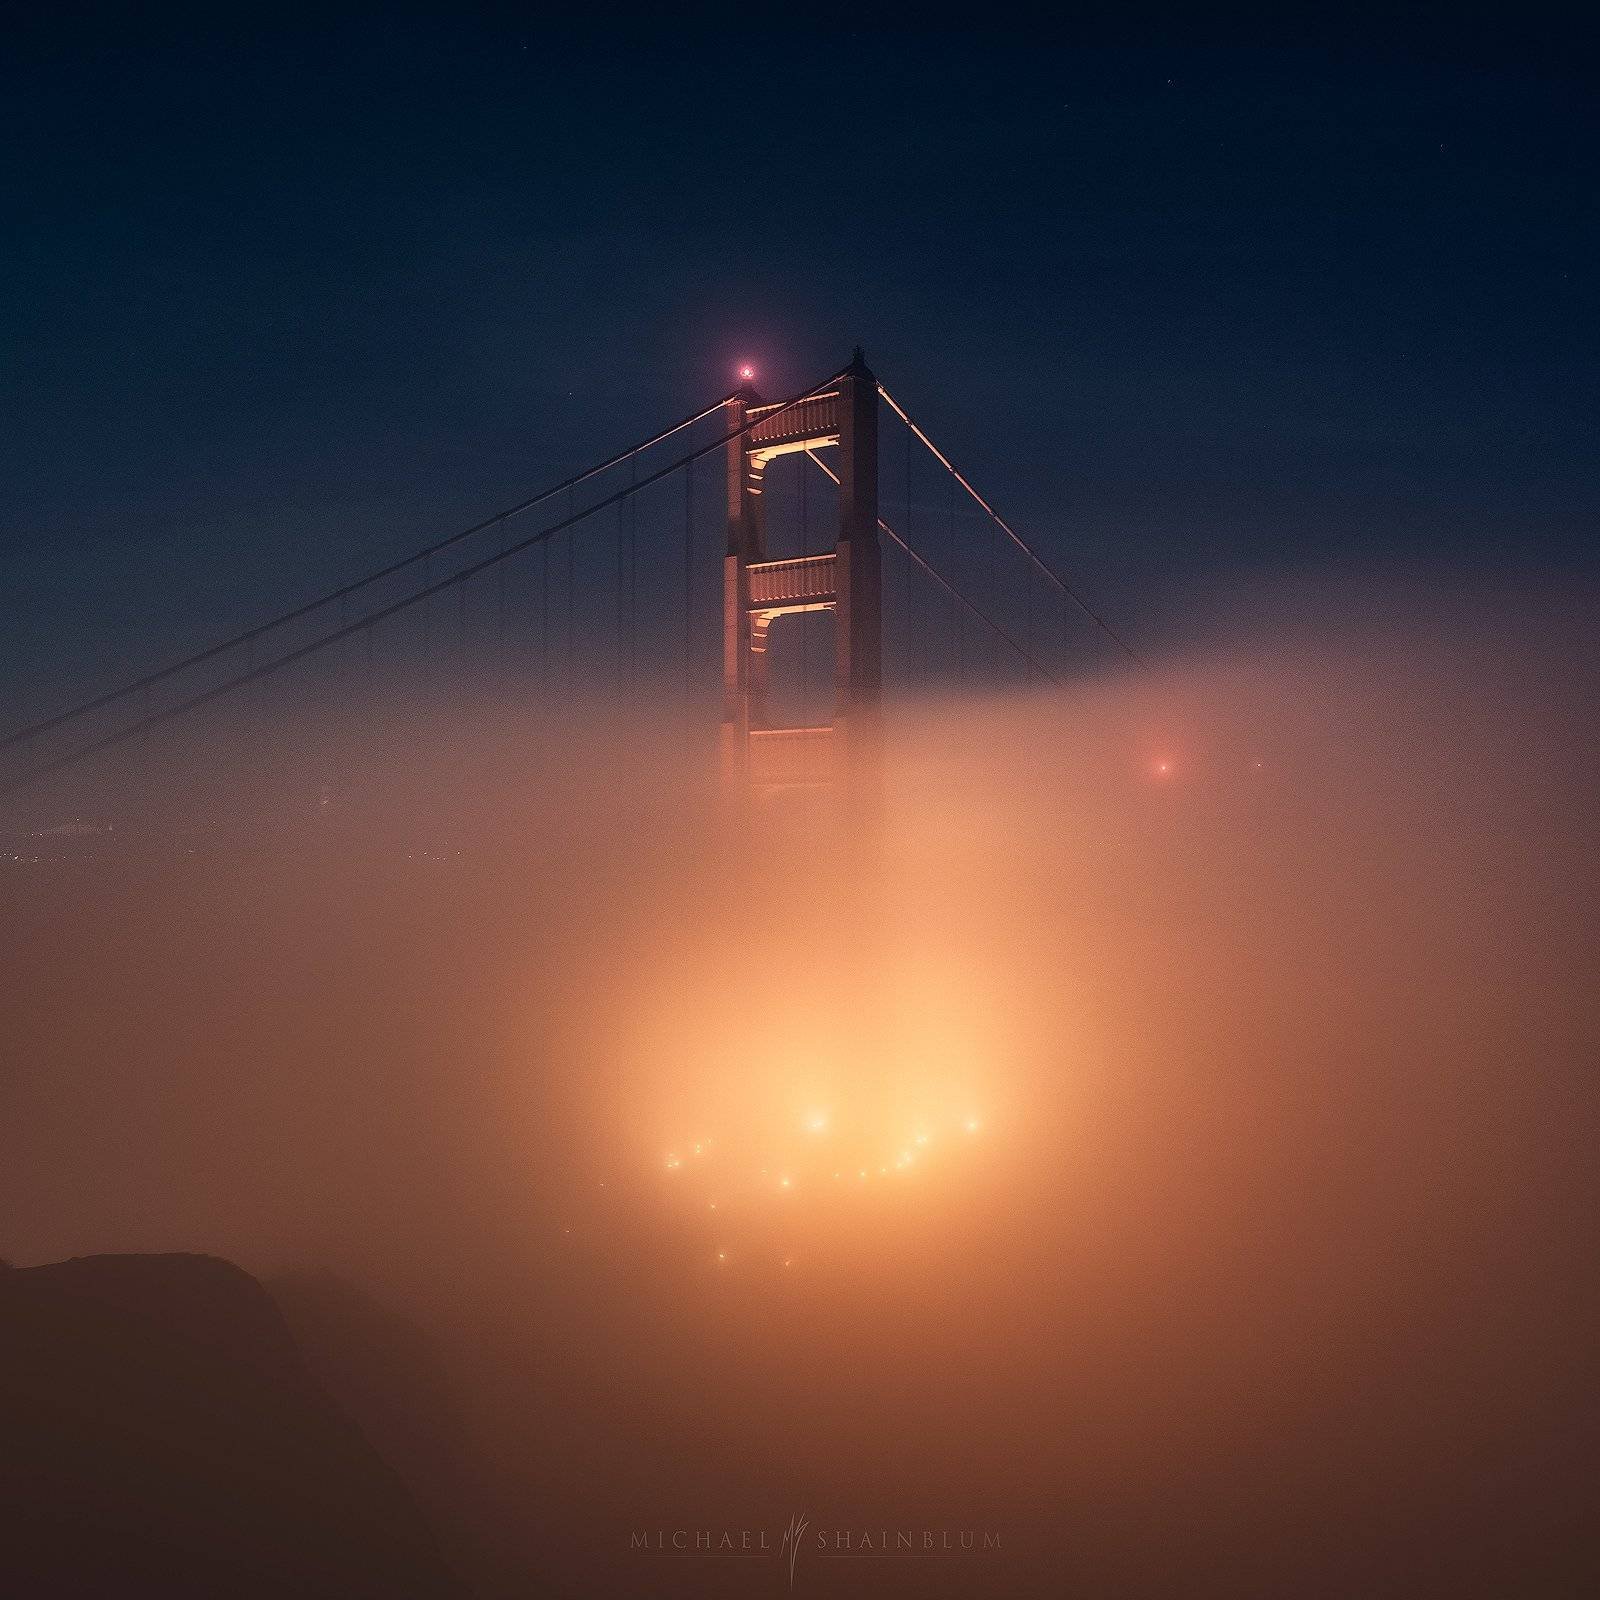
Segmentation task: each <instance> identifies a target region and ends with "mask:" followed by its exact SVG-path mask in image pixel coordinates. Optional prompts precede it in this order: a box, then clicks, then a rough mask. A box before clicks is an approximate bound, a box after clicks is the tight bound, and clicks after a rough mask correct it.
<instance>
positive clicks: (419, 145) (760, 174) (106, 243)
mask: <svg viewBox="0 0 1600 1600" xmlns="http://www.w3.org/2000/svg"><path fill="white" fill-rule="evenodd" d="M219 17H220V14H218V13H213V14H212V15H211V17H210V20H204V21H203V20H198V19H189V18H187V17H186V16H184V15H183V14H181V13H178V12H171V13H166V14H164V15H158V16H157V19H156V20H155V21H154V22H151V21H145V22H143V23H140V24H138V25H137V27H131V26H125V25H123V24H121V23H117V22H114V21H108V22H105V23H103V24H101V23H94V24H91V23H87V22H81V21H80V22H78V23H75V24H72V25H70V26H69V25H68V24H65V23H47V24H45V25H44V28H45V30H46V31H42V32H39V33H35V34H33V35H27V36H20V37H16V38H13V40H12V41H11V43H10V44H9V45H8V46H7V47H6V50H7V57H6V68H5V93H4V94H3V95H0V102H3V109H0V119H3V122H4V144H5V148H6V151H7V156H6V170H5V174H4V182H5V215H6V218H7V225H8V226H7V235H8V248H7V270H6V272H5V275H4V280H3V286H0V297H3V299H0V328H3V335H4V348H5V352H6V358H5V361H4V364H3V371H0V421H3V428H4V443H3V446H0V449H3V451H4V457H5V461H4V467H5V494H4V509H3V513H0V515H3V521H4V537H5V541H6V543H7V545H8V546H9V547H10V555H9V559H8V562H7V573H8V579H9V581H8V592H9V600H8V607H7V609H8V623H7V627H6V629H5V635H4V643H3V645H0V651H3V655H0V670H3V671H4V674H5V680H6V681H7V682H8V683H9V684H10V685H11V686H12V698H13V705H14V711H15V715H13V716H11V717H9V718H8V719H7V720H8V721H9V722H12V723H15V722H17V721H20V720H22V719H23V717H24V716H26V715H27V714H29V713H31V712H33V711H38V710H44V709H47V708H48V706H50V705H52V704H55V703H57V702H59V701H62V700H64V699H66V698H69V697H70V696H71V695H72V694H73V693H75V692H76V691H78V690H80V689H82V688H85V687H88V686H91V685H93V684H96V683H99V682H102V681H108V680H114V679H115V678H116V677H119V676H122V675H124V674H125V673H127V672H131V671H132V670H134V669H138V668H143V667H145V666H148V665H151V664H154V663H155V662H157V661H159V660H160V659H162V658H164V657H165V656H167V655H168V654H170V653H172V652H174V651H176V650H178V649H180V648H183V647H186V646H188V645H191V644H194V643H199V642H205V641H207V640H209V639H210V638H212V637H214V636H216V635H219V634H220V633H223V632H226V631H228V630H229V629H230V628H231V627H233V626H234V625H236V624H240V623H244V622H248V621H250V620H252V619H253V618H254V617H255V616H256V615H257V614H258V613H262V612H265V611H271V610H275V609H278V608H279V607H281V606H283V605H286V604H289V603H293V602H295V601H297V600H299V599H303V598H305V597H308V596H309V595H311V594H312V593H315V592H316V591H317V590H318V589H320V588H322V587H324V586H327V585H328V584H330V583H333V582H336V581H340V580H343V579H345V578H348V577H350V576H354V575H355V574H357V573H359V572H360V571H362V570H364V569H365V568H366V567H368V566H369V565H372V564H374V563H376V562H377V561H379V560H383V559H387V558H389V557H391V556H394V555H397V554H399V553H402V552H404V551H405V550H407V549H409V548H411V547H413V546H414V545H416V544H418V543H421V542H424V541H425V540H426V539H427V538H429V537H432V536H434V535H437V534H439V533H442V532H446V531H449V530H450V529H451V528H452V527H454V526H456V525H459V524H461V523H463V522H466V521H469V520H472V519H473V518H475V517H476V516H477V515H479V514H481V513H483V512H486V511H488V510H492V509H494V508H495V507H496V506H498V505H500V504H503V503H505V502H507V501H509V500H513V499H515V498H517V497H519V496H520V495H521V494H523V493H525V492H527V491H528V490H530V489H533V488H537V487H538V486H540V485H541V484H542V483H544V482H546V481H548V480H550V479H552V478H555V477H558V476H561V475H563V474H564V473H566V472H567V471H568V470H570V469H572V468H574V467H576V466H580V465H582V464H584V463H586V462H587V461H589V460H591V459H593V458H596V457H598V456H600V455H603V454H605V453H607V452H609V451H610V450H611V449H612V448H614V447H615V446H617V445H619V444H622V443H625V442H627V441H628V440H629V439H630V438H633V437H636V436H639V435H640V434H642V433H644V432H647V431H648V430H649V429H650V427H651V426H652V425H653V424H654V423H656V422H657V421H660V420H664V419H668V418H671V417H674V416H677V415H680V414H682V413H684V412H685V411H687V410H689V409H691V408H692V407H693V406H694V405H696V404H697V403H699V402H701V401H703V400H705V399H709V398H712V397H714V396H715V395H716V394H718V393H720V392H722V391H723V389H724V388H725V387H726V386H727V383H728V375H729V372H730V368H731V366H732V364H733V362H734V361H735V359H736V358H738V357H741V356H747V355H748V356H750V357H752V358H753V359H754V360H756V361H757V362H758V363H759V364H760V366H761V369H762V382H763V387H764V388H765V389H766V390H767V392H769V393H774V394H776V393H779V392H781V391H783V390H784V389H785V388H786V387H792V386H798V385H799V384H801V383H804V382H806V381H809V380H810V379H812V378H815V377H818V376H821V375H823V374H825V373H827V372H829V371H831V370H833V369H834V368H835V367H837V366H838V365H839V364H840V363H841V362H842V361H843V360H844V359H845V358H846V357H847V355H848V352H849V349H850V346H851V345H852V344H853V343H856V342H858V341H859V342H860V343H862V344H864V345H865V346H866V348H867V351H868V354H869V357H870V359H871V360H872V362H873V365H874V366H875V368H876V369H877V370H878V372H879V374H880V375H881V376H882V377H883V378H884V380H885V381H886V382H887V383H888V384H889V385H890V386H891V387H892V388H894V389H895V390H896V391H897V393H899V394H901V395H902V396H903V398H905V399H906V400H907V401H908V402H909V403H911V404H912V406H913V407H914V409H915V410H916V411H917V412H918V413H919V414H920V415H922V416H923V417H924V418H925V419H926V420H927V422H928V423H929V425H930V426H931V427H933V428H934V429H935V430H936V432H937V434H938V435H939V436H941V437H942V439H943V440H945V441H948V443H949V446H950V448H951V449H952V452H953V453H954V454H956V455H957V457H958V458H959V459H960V460H961V461H962V463H963V464H964V465H966V466H968V468H969V470H970V471H971V473H972V474H973V475H974V477H975V478H976V479H977V481H978V482H979V484H980V486H982V487H984V488H985V489H986V491H988V492H989V493H990V494H991V495H992V497H993V498H994V499H996V500H997V501H998V503H999V504H1000V505H1001V506H1002V508H1003V509H1005V510H1006V511H1007V513H1008V514H1010V515H1011V516H1012V518H1013V520H1015V521H1016V522H1017V523H1018V524H1019V526H1021V527H1022V528H1023V529H1024V530H1025V531H1027V532H1029V533H1031V534H1033V535H1035V536H1037V538H1038V539H1039V541H1040V543H1041V544H1042V545H1044V546H1045V547H1046V548H1047V549H1048V550H1049V551H1050V552H1051V553H1052V554H1054V555H1055V557H1056V558H1057V559H1058V560H1060V561H1061V562H1062V564H1063V565H1064V566H1065V567H1067V568H1068V569H1069V570H1070V571H1071V572H1072V573H1073V574H1075V575H1077V576H1078V577H1079V578H1080V580H1081V581H1082V583H1083V584H1084V586H1085V587H1086V588H1087V589H1088V590H1089V591H1090V592H1091V593H1092V594H1094V595H1095V596H1096V597H1097V598H1098V599H1099V600H1100V601H1101V602H1102V603H1103V605H1104V607H1105V609H1106V610H1107V611H1108V612H1109V613H1110V614H1111V615H1112V616H1114V617H1115V618H1116V619H1117V620H1118V622H1119V623H1120V624H1121V625H1122V626H1124V627H1125V629H1126V631H1127V632H1128V633H1129V634H1130V635H1131V636H1132V637H1134V638H1135V639H1137V640H1138V641H1139V642H1140V643H1142V644H1143V645H1144V646H1145V647H1146V648H1155V649H1159V648H1160V646H1161V644H1162V642H1163V641H1164V640H1166V639H1170V638H1172V637H1174V636H1176V635H1177V634H1180V633H1182V632H1184V631H1186V630H1188V629H1190V628H1191V627H1194V626H1196V625H1199V626H1203V625H1204V612H1205V608H1207V607H1208V606H1210V605H1212V604H1213V603H1216V602H1217V600H1218V597H1219V596H1225V595H1226V592H1227V590H1228V589H1229V588H1230V586H1233V585H1235V584H1238V583H1240V582H1243V581H1248V579H1249V577H1250V576H1251V575H1252V574H1253V573H1254V572H1256V571H1258V570H1259V569H1261V568H1263V567H1272V566H1281V565H1302V564H1307V563H1319V564H1326V565H1332V566H1336V567H1338V568H1340V569H1347V568H1351V567H1362V566H1366V565H1369V564H1382V565H1391V566H1392V565H1394V564H1403V565H1409V564H1413V563H1418V562H1421V563H1424V564H1426V565H1428V566H1430V567H1446V566H1447V567H1450V568H1452V569H1457V570H1461V569H1465V570H1469V571H1470V570H1476V569H1484V570H1490V571H1493V572H1495V573H1506V572H1511V573H1514V574H1523V575H1527V574H1535V575H1545V574H1548V573H1549V572H1551V571H1552V570H1553V571H1555V572H1557V573H1562V574H1566V573H1572V572H1575V571H1576V570H1578V569H1579V568H1580V567H1585V566H1587V565H1588V564H1589V562H1590V560H1591V547H1592V545H1593V542H1594V532H1595V525H1596V510H1597V507H1600V474H1597V471H1596V466H1595V450H1594V438H1595V427H1596V421H1597V416H1596V412H1597V407H1596V373H1597V370H1600V368H1597V361H1596V357H1597V354H1600V351H1597V348H1596V346H1597V342H1600V341H1597V332H1596V330H1597V319H1596V315H1595V306H1594V284H1595V265H1596V260H1595V256H1596V252H1595V245H1596V231H1597V229H1596V220H1595V203H1594V173H1595V171H1596V170H1597V166H1600V162H1597V158H1600V139H1597V137H1596V133H1597V125H1596V116H1597V114H1596V110H1595V105H1594V99H1593V95H1592V92H1591V90H1590V88H1589V86H1588V85H1586V84H1585V83H1584V82H1583V81H1582V80H1581V79H1580V78H1579V77H1578V76H1577V75H1576V74H1575V73H1568V72H1567V71H1566V70H1564V68H1563V65H1562V61H1561V49H1560V44H1559V41H1552V40H1550V39H1548V38H1546V39H1545V41H1544V44H1543V45H1542V47H1541V49H1540V51H1539V52H1538V53H1532V52H1529V51H1527V50H1519V49H1517V48H1514V47H1508V46H1506V45H1505V44H1504V42H1503V41H1490V40H1482V41H1472V40H1462V39H1461V38H1459V37H1457V36H1456V35H1455V34H1454V33H1452V32H1448V31H1447V32H1445V33H1443V34H1441V35H1440V36H1439V37H1438V38H1434V37H1431V36H1429V34H1428V33H1427V32H1425V31H1424V30H1422V29H1420V27H1419V29H1418V31H1417V32H1416V34H1415V35H1414V36H1412V37H1408V38H1404V39H1392V38H1387V37H1381V38H1376V39H1369V40H1363V41H1359V42H1353V41H1328V40H1324V41H1323V42H1322V43H1321V44H1319V45H1316V46H1310V45H1304V46H1301V47H1298V48H1297V47H1292V46H1291V45H1289V44H1288V43H1285V42H1280V43H1277V44H1274V45H1273V46H1271V47H1266V46H1265V45H1257V46H1255V47H1245V46H1244V45H1242V44H1239V43H1230V44H1228V45H1227V46H1225V47H1224V46H1220V45H1219V46H1214V47H1209V48H1208V47H1205V46H1203V45H1202V44H1201V43H1200V42H1198V41H1196V40H1195V39H1194V38H1192V37H1191V38H1190V39H1189V40H1187V41H1184V42H1181V43H1180V42H1177V41H1175V40H1174V41H1172V42H1163V41H1161V40H1159V39H1155V38H1153V37H1152V38H1149V39H1146V40H1145V41H1143V42H1131V41H1129V42H1124V43H1121V44H1120V45H1115V46H1113V45H1112V44H1110V43H1108V42H1107V39H1108V36H1107V35H1106V34H1105V33H1104V32H1103V31H1097V32H1096V33H1095V34H1094V35H1093V37H1092V38H1086V42H1085V43H1083V44H1081V45H1078V46H1068V45H1066V44H1061V45H1052V44H1048V43H1045V42H1043V41H1040V40H1038V39H1034V40H1027V39H1024V38H1022V37H1021V36H1014V37H1001V36H999V35H996V36H993V37H988V36H982V35H979V34H976V33H973V32H971V31H967V32H931V33H930V32H922V33H911V32H908V31H906V30H904V29H895V30H886V31H883V32H880V33H874V32H871V31H867V32H861V33H855V34H852V33H848V32H844V31H840V30H838V29H833V28H826V27H820V26H807V27H806V28H804V29H803V30H802V31H800V32H798V33H795V34H782V33H777V32H773V33H770V34H766V33H763V32H761V30H760V26H759V24H757V25H756V26H755V27H754V29H749V28H738V29H735V30H732V31H730V32H728V33H724V34H721V35H717V34H714V33H710V32H706V33H699V32H695V31H694V30H692V29H687V30H686V29H676V30H671V31H668V30H661V31H659V32H656V33H648V32H646V33H629V32H627V31H625V30H614V31H611V32H610V33H609V34H607V35H606V36H605V37H601V36H599V35H598V34H596V35H592V36H588V37H585V38H574V37H570V36H566V35H558V34H552V33H550V32H549V31H547V30H545V29H544V28H542V27H541V26H540V24H539V23H538V22H537V21H535V20H533V19H532V17H531V15H530V16H529V17H528V18H525V19H518V18H517V17H515V16H514V15H511V14H506V15H503V16H500V17H496V18H491V17H490V16H489V15H488V14H487V13H483V12H478V13H472V14H469V13H468V12H467V11H466V9H465V8H462V9H461V10H459V11H455V12H452V11H447V10H445V9H444V8H440V10H439V12H438V14H437V15H436V16H435V17H434V18H433V19H432V20H416V19H415V18H413V19H412V20H396V19H394V18H390V19H388V20H373V19H370V18H369V19H367V20H360V21H355V20H352V21H341V20H331V21H330V20H327V19H326V18H323V19H319V20H309V19H308V20H298V19H296V18H294V17H293V16H287V17H285V16H284V15H282V14H280V16H279V18H278V20H276V21H275V22H273V23H272V24H270V25H265V26H262V27H261V28H259V29H254V28H248V27H244V26H240V27H238V28H237V29H234V30H233V31H227V32H224V31H222V30H224V29H231V28H232V25H231V24H230V23H228V22H227V21H225V20H219Z"/></svg>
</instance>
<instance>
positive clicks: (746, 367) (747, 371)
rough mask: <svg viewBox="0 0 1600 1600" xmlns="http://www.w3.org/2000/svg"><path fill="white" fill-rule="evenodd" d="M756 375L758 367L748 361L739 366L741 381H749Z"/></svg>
mask: <svg viewBox="0 0 1600 1600" xmlns="http://www.w3.org/2000/svg"><path fill="white" fill-rule="evenodd" d="M755 375H756V369H755V368H754V367H753V366H751V365H750V363H749V362H748V361H746V362H744V363H743V364H742V365H741V366H740V368H739V381H740V382H741V383H749V382H750V381H751V380H752V379H753V378H754V377H755Z"/></svg>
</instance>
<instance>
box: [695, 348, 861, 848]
mask: <svg viewBox="0 0 1600 1600" xmlns="http://www.w3.org/2000/svg"><path fill="white" fill-rule="evenodd" d="M728 415H729V423H730V428H729V431H730V432H732V431H734V430H735V429H738V428H740V427H742V426H743V425H744V424H745V423H746V422H751V423H753V426H751V427H750V429H749V431H748V432H746V433H744V434H742V435H741V436H740V437H738V438H736V439H730V441H729V443H728V455H727V470H728V548H727V556H726V559H725V560H724V563H723V588H722V594H723V600H722V622H723V654H722V662H723V697H722V770H723V774H724V777H725V779H726V781H727V783H728V786H729V788H730V790H732V791H733V792H735V793H736V794H739V795H743V796H749V797H752V798H754V799H756V800H758V801H759V800H761V799H763V798H766V797H768V796H770V795H772V794H774V793H777V792H779V791H782V790H785V789H792V788H821V787H827V788H832V789H833V790H835V791H836V792H837V793H838V794H839V795H840V796H841V797H842V798H843V800H844V803H845V812H846V815H847V817H849V818H851V819H852V820H853V821H854V820H859V821H863V822H864V821H865V820H866V819H867V817H868V815H869V814H870V813H871V811H872V809H873V808H874V806H875V803H876V793H877V787H878V753H879V751H878V746H879V732H880V698H881V685H882V657H883V650H882V619H883V603H882V576H881V556H880V553H879V547H878V385H877V380H876V379H875V378H874V377H873V375H872V374H871V372H869V371H868V370H867V365H866V362H865V360H864V359H863V357H862V354H861V352H860V351H859V350H858V351H857V352H856V354H855V359H854V360H853V361H852V362H851V364H850V367H849V369H848V370H847V371H846V373H845V374H844V376H843V377H842V378H841V379H840V380H839V382H838V383H837V384H836V385H835V386H834V387H833V388H831V389H829V390H827V391H826V392H824V393H820V394H815V395H812V396H810V397H808V398H807V399H805V400H802V401H800V402H799V403H798V404H795V405H791V406H787V407H778V406H769V405H762V404H761V403H760V402H759V401H758V400H757V398H756V396H755V395H754V394H752V393H750V392H749V391H745V392H742V393H741V394H739V395H737V396H735V397H734V398H733V399H732V400H730V401H729V402H728ZM824 450H835V451H837V452H838V454H837V458H836V466H837V471H838V479H839V531H838V538H837V541H836V543H835V545H834V548H833V549H832V550H829V551H823V552H822V553H821V554H819V555H806V556H801V557H799V558H797V559H795V560H791V561H769V560H767V559H766V518H765V515H764V513H763V503H762V491H763V488H764V479H765V474H766V469H767V464H768V463H769V462H770V461H773V460H775V459H776V458H777V457H778V456H782V455H794V454H799V453H801V452H811V453H820V452H822V451H824ZM808 611H831V612H833V613H834V625H833V657H834V659H833V715H832V719H831V721H829V722H826V723H822V724H818V725H812V726H806V727H774V726H773V725H772V724H771V722H770V720H769V718H768V714H767V698H768V697H767V678H768V671H767V663H768V657H769V652H770V650H771V648H772V647H773V646H774V644H775V643H777V642H778V641H780V640H781V639H782V638H783V636H784V631H783V630H782V629H781V628H779V627H777V626H776V624H778V623H779V622H780V621H781V619H782V618H784V617H789V616H798V615H801V614H802V613H804V612H808Z"/></svg>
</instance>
